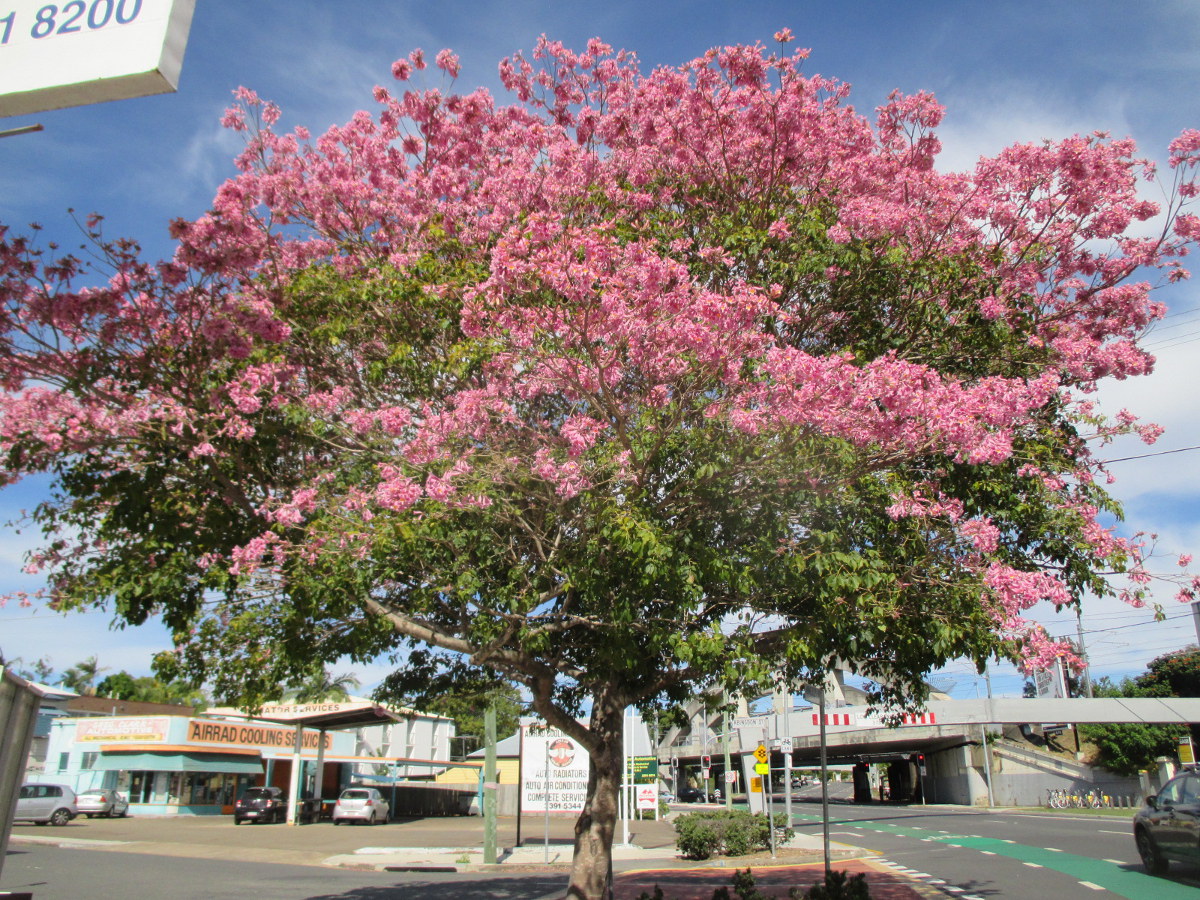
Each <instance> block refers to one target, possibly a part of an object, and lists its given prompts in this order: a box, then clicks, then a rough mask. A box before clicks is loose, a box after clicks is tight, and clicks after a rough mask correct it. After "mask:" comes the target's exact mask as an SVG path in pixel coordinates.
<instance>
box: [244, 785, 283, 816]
mask: <svg viewBox="0 0 1200 900" xmlns="http://www.w3.org/2000/svg"><path fill="white" fill-rule="evenodd" d="M286 820H287V798H286V797H284V796H283V791H281V790H280V789H279V788H277V787H252V788H250V789H249V790H247V791H246V793H244V794H242V797H241V799H240V800H238V802H237V805H236V806H235V807H234V808H233V824H234V825H241V824H242V823H243V822H284V821H286Z"/></svg>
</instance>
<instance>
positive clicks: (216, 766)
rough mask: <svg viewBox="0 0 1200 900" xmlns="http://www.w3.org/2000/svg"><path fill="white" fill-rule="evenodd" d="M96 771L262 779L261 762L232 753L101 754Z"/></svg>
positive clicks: (94, 765)
mask: <svg viewBox="0 0 1200 900" xmlns="http://www.w3.org/2000/svg"><path fill="white" fill-rule="evenodd" d="M92 768H94V769H103V770H108V771H113V770H117V771H124V772H130V771H137V770H145V771H149V772H218V773H223V774H227V775H261V774H262V771H263V767H262V760H261V759H257V758H251V757H248V756H245V755H242V754H233V753H148V752H145V751H139V752H132V753H129V752H126V753H101V754H100V755H99V756H98V757H97V758H96V762H95V763H94V764H93V766H92Z"/></svg>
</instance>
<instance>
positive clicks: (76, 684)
mask: <svg viewBox="0 0 1200 900" xmlns="http://www.w3.org/2000/svg"><path fill="white" fill-rule="evenodd" d="M103 671H104V667H103V666H101V665H100V661H99V659H97V658H96V657H95V656H94V655H93V656H89V657H88V658H87V659H84V660H80V661H79V662H77V663H76V664H75V665H73V666H71V667H69V668H68V669H67V670H66V671H65V672H63V674H62V677H61V678H60V679H59V682H58V683H59V684H61V685H62V686H63V687H65V688H66V689H67V690H69V691H74V692H75V693H77V694H94V693H96V679H97V678H99V677H100V673H101V672H103Z"/></svg>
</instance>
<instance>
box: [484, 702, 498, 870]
mask: <svg viewBox="0 0 1200 900" xmlns="http://www.w3.org/2000/svg"><path fill="white" fill-rule="evenodd" d="M483 740H484V744H485V745H486V748H485V749H484V752H483V753H484V755H483V861H484V862H485V863H486V864H488V865H494V864H495V863H496V862H497V861H498V857H497V855H496V799H497V798H496V793H497V785H496V780H497V779H496V701H495V698H493V699H492V700H491V702H490V703H488V708H487V709H486V710H484V713H483Z"/></svg>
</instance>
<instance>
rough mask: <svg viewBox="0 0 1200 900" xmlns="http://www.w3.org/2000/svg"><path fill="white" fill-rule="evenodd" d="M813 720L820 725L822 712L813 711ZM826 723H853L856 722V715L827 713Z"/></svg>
mask: <svg viewBox="0 0 1200 900" xmlns="http://www.w3.org/2000/svg"><path fill="white" fill-rule="evenodd" d="M812 722H813V724H814V725H820V724H821V716H820V714H818V713H813V717H812ZM825 724H826V725H839V726H845V725H853V724H854V716H852V715H851V714H850V713H826V714H825Z"/></svg>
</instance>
